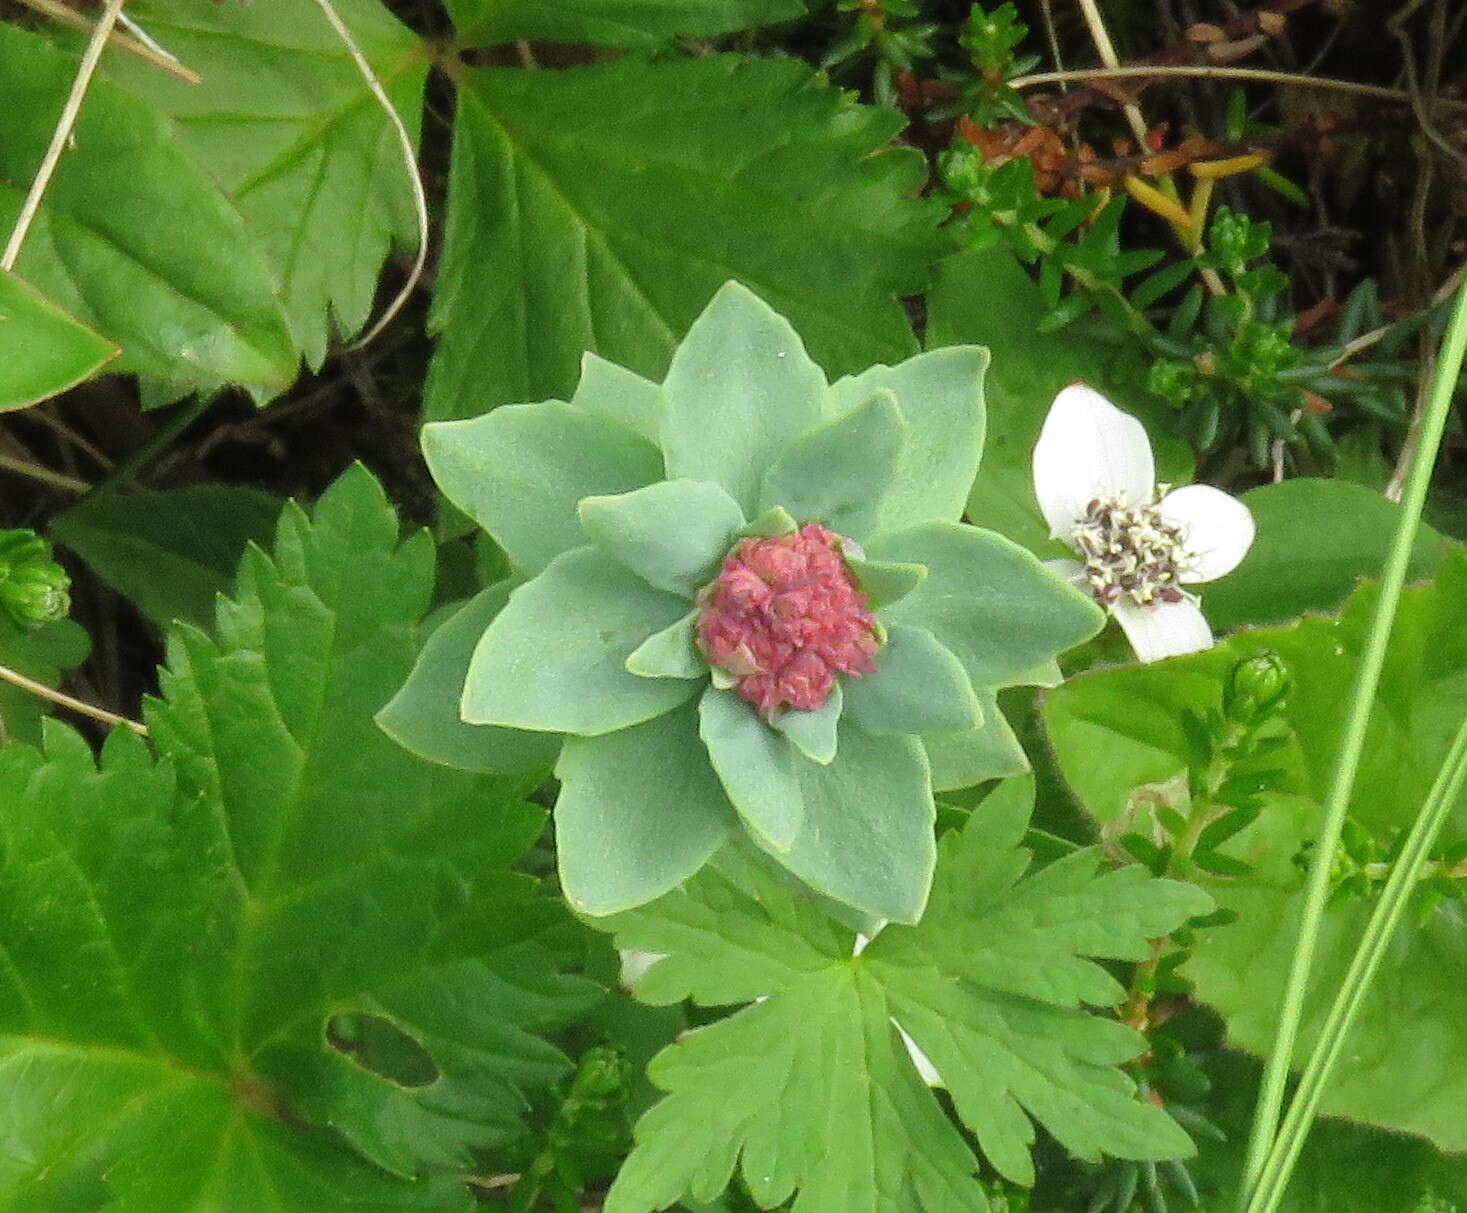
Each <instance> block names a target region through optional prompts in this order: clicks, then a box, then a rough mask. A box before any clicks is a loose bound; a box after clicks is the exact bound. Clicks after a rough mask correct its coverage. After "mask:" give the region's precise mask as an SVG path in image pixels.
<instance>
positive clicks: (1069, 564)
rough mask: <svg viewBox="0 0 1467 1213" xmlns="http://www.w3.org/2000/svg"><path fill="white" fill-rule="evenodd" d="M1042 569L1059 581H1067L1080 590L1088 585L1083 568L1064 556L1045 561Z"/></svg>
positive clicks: (1078, 563)
mask: <svg viewBox="0 0 1467 1213" xmlns="http://www.w3.org/2000/svg"><path fill="white" fill-rule="evenodd" d="M1044 567H1045V568H1047V569H1048V570H1049V571H1050V572H1051V573H1053V574H1054V575H1055V576H1056V577H1058V578H1059V579H1060V580H1061V581H1068V582H1069V583H1070V584H1071V585H1077V586H1079V587H1080V588H1081V589H1084V588H1085V587H1086V586H1088V585H1089V584H1090V583H1089V581H1088V580H1087V579H1086V577H1085V566H1084V565H1083V564H1081V563H1080V562H1079V561H1078V560H1070V559H1068V558H1066V557H1064V556H1059V557H1056V558H1055V559H1054V560H1046V561H1045V562H1044Z"/></svg>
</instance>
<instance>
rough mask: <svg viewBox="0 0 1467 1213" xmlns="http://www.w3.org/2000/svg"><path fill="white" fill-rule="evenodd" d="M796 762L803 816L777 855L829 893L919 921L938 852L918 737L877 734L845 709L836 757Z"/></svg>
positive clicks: (880, 913)
mask: <svg viewBox="0 0 1467 1213" xmlns="http://www.w3.org/2000/svg"><path fill="white" fill-rule="evenodd" d="M797 769H798V771H799V775H800V797H801V801H802V803H803V805H804V809H805V817H804V824H803V825H802V826H801V828H800V832H799V834H798V835H796V837H795V839H794V842H793V843H791V845H790V847H789V849H788V850H787V851H784V852H781V853H779V854H777V855H776V856H775V858H777V859H778V861H779V862H780V863H781V864H783V865H784V866H785V867H787V868H788V869H789V870H790V871H791V872H793V873H794V874H795V875H796V876H798V877H799V878H800V879H801V880H803V881H804V882H805V883H806V884H808V885H809V886H810V887H811V888H813V889H815V890H816V891H817V892H819V893H823V894H824V895H825V896H827V897H830V898H833V899H834V900H836V901H839V902H841V903H843V904H845V905H848V906H851V907H853V908H854V909H857V910H860V911H862V912H863V913H867V914H872V915H875V916H876V917H878V918H885V919H888V920H890V921H892V922H916V921H917V919H918V918H920V917H921V916H922V907H923V905H924V904H925V903H926V901H927V889H928V886H929V885H930V884H931V881H932V865H933V862H934V859H935V854H936V852H935V849H934V842H933V835H932V823H933V817H934V814H935V809H934V806H933V802H932V791H931V788H930V786H929V784H928V776H927V760H926V757H925V756H924V755H923V753H922V747H921V745H920V743H919V742H918V741H917V740H916V739H915V738H913V737H902V736H885V737H877V736H874V735H872V734H870V733H867V732H866V731H865V730H864V729H862V728H861V727H860V726H859V725H857V724H856V723H855V722H854V721H852V720H851V719H850V717H849V716H846V717H844V718H843V719H842V720H841V722H840V726H839V730H838V742H837V748H836V755H835V759H834V761H832V762H831V763H830V765H829V766H817V765H816V764H815V763H813V762H801V763H800V764H799V766H798V768H797Z"/></svg>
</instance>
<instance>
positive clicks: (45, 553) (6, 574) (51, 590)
mask: <svg viewBox="0 0 1467 1213" xmlns="http://www.w3.org/2000/svg"><path fill="white" fill-rule="evenodd" d="M70 589H71V578H69V577H68V576H67V575H66V571H65V570H64V569H63V568H62V567H61V566H60V565H59V564H57V563H56V562H55V561H54V560H52V559H51V548H50V545H48V544H47V543H46V541H45V540H44V539H42V538H41V537H40V536H38V535H37V534H36V533H35V532H34V531H30V530H13V531H4V532H0V612H3V613H4V614H5V615H6V617H7V618H9V619H10V621H11V622H12V623H14V624H15V626H16V627H18V628H20V629H22V630H23V631H29V630H30V629H32V628H36V627H39V626H40V625H41V624H43V623H50V622H52V621H53V620H56V619H64V618H65V617H66V614H67V612H68V611H70V610H71V594H70Z"/></svg>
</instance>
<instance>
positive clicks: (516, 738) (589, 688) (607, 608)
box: [405, 283, 1103, 922]
mask: <svg viewBox="0 0 1467 1213" xmlns="http://www.w3.org/2000/svg"><path fill="white" fill-rule="evenodd" d="M987 360H988V355H987V352H986V351H985V350H982V349H979V348H976V347H956V348H951V349H944V350H937V351H933V352H930V353H927V354H922V355H919V356H918V357H915V358H912V359H910V360H909V361H907V362H905V363H902V364H901V365H900V366H895V367H888V366H878V367H873V368H872V369H871V370H869V371H866V372H865V373H863V374H861V375H857V376H853V377H849V378H845V379H841V380H839V381H837V382H836V383H834V384H827V382H826V379H825V376H824V375H823V374H822V373H821V371H820V368H819V367H818V366H816V365H815V363H814V362H812V361H811V360H810V358H809V357H808V356H807V355H806V353H805V350H804V347H803V345H802V344H801V342H800V339H799V337H798V336H797V335H796V333H795V332H794V330H793V329H792V328H791V327H790V326H789V324H788V323H787V322H786V321H785V320H784V319H783V318H782V317H781V316H779V315H778V314H777V313H775V312H774V311H772V310H771V309H770V308H769V307H768V306H767V305H766V304H765V303H763V302H762V301H760V300H759V299H758V298H757V297H755V296H754V295H753V294H751V293H750V292H749V291H748V290H746V289H744V288H743V287H741V286H738V285H737V284H733V283H730V284H729V285H727V286H725V287H724V288H723V289H722V290H721V291H720V292H719V293H718V294H717V296H715V298H714V299H713V301H712V302H711V303H710V304H709V306H708V308H707V309H706V310H705V311H704V312H703V314H702V315H701V316H700V317H699V318H698V320H696V321H695V322H694V324H693V326H692V328H691V330H690V331H689V333H688V336H687V338H686V340H685V341H684V342H683V343H682V345H681V346H679V348H678V349H677V351H676V353H675V355H674V356H673V359H672V365H671V368H670V370H669V372H668V375H667V378H666V380H665V381H664V382H663V383H662V384H661V385H660V386H659V385H657V384H654V383H651V382H648V381H646V380H644V379H641V378H639V377H638V376H636V375H633V374H631V373H630V372H628V371H626V370H623V369H621V368H619V367H616V366H613V365H611V364H609V363H606V362H603V361H601V360H599V359H597V358H594V357H589V356H588V358H587V359H586V361H585V363H584V369H583V374H582V379H581V383H580V386H579V388H578V389H577V391H576V393H575V396H574V398H573V399H572V400H571V401H570V402H569V403H565V402H561V401H546V402H543V403H540V404H527V405H513V406H508V407H503V408H499V409H496V410H494V411H493V412H490V413H488V414H487V415H485V416H483V417H479V418H475V419H472V420H468V421H455V422H445V423H440V424H435V425H430V426H428V427H427V428H426V430H425V432H424V440H423V441H424V449H425V451H426V453H427V457H428V462H429V466H430V467H431V469H432V471H433V475H434V477H435V478H436V479H437V481H438V483H439V485H440V486H441V487H442V489H443V491H444V493H445V494H447V496H448V498H449V499H450V500H451V501H453V502H454V503H455V504H456V505H457V506H459V507H460V508H461V509H463V510H464V511H465V512H466V513H467V514H468V515H470V516H471V517H472V518H474V519H475V520H476V521H477V522H478V523H479V524H480V525H482V526H483V527H484V528H485V529H486V530H487V531H488V532H489V534H490V535H491V536H493V538H494V540H495V541H496V542H497V543H498V544H499V545H500V546H501V547H502V548H503V549H504V551H505V553H506V554H507V556H508V558H509V560H510V562H511V565H512V567H513V569H514V573H515V576H516V578H517V579H519V584H518V585H517V586H516V588H514V589H513V592H511V593H509V594H508V595H507V599H506V598H505V596H504V592H503V590H491V591H486V594H490V595H495V594H497V595H498V597H497V598H492V599H486V600H485V601H486V602H489V603H490V605H489V606H488V607H485V606H484V604H483V603H480V604H479V605H478V606H476V607H475V608H474V611H475V613H474V614H473V615H471V616H466V618H468V620H469V622H468V623H467V624H466V625H465V627H464V628H459V627H458V626H457V625H458V619H457V617H456V618H455V619H454V620H452V621H450V624H449V625H447V627H446V628H445V629H444V630H445V631H446V630H448V629H449V628H452V630H453V632H454V633H455V634H456V635H457V634H460V633H462V632H464V631H466V630H467V629H470V628H472V629H473V630H474V631H476V632H482V634H481V635H476V636H472V637H469V638H468V639H469V641H470V643H464V639H465V638H464V636H462V635H459V643H460V645H461V648H460V652H461V654H462V656H461V657H460V659H459V662H460V664H459V668H458V670H457V674H456V676H455V678H454V680H453V681H454V682H455V683H456V685H457V686H461V687H462V698H461V702H460V704H459V711H460V714H461V718H462V721H464V722H467V723H468V724H470V725H475V726H481V727H483V728H484V730H485V736H486V737H492V738H493V739H494V742H495V744H496V746H498V747H499V751H498V752H500V753H502V754H504V755H506V756H507V757H508V758H511V759H512V758H513V757H515V754H516V747H517V746H518V745H519V744H520V743H521V742H523V744H524V745H525V746H528V747H531V748H534V747H539V749H540V752H542V753H543V749H544V746H545V741H546V737H547V735H549V736H550V738H551V739H552V740H557V739H563V744H561V746H560V750H559V757H558V761H557V762H556V766H555V773H556V775H557V776H558V777H559V779H560V784H561V786H560V793H559V798H558V801H557V803H556V808H555V821H556V843H557V852H558V855H559V863H560V874H561V879H562V883H563V886H564V889H565V892H566V894H567V896H568V897H569V898H570V900H571V902H572V904H573V905H575V906H576V907H577V908H578V909H579V910H581V911H583V912H586V913H590V914H595V915H604V914H610V913H614V912H617V911H621V910H625V909H627V908H629V907H633V906H636V905H640V904H642V903H644V902H646V901H649V900H651V899H652V898H654V897H657V896H659V895H660V894H662V893H665V892H667V891H668V890H669V889H672V888H673V887H675V886H676V885H678V884H680V883H681V882H682V881H683V880H685V879H686V878H687V877H689V876H691V875H692V874H693V873H694V872H696V871H697V870H698V869H699V868H701V867H702V866H703V864H704V863H705V862H706V861H707V860H708V859H709V857H710V856H712V855H713V853H714V852H715V851H717V850H718V849H719V848H720V847H721V846H723V845H724V844H725V843H726V842H728V841H729V840H730V839H731V838H733V837H736V836H738V835H739V834H744V835H746V836H747V837H748V838H749V839H751V840H752V841H753V843H754V844H756V845H757V846H758V847H759V848H760V849H761V850H763V851H764V852H766V853H767V854H768V855H770V856H772V857H773V858H774V859H775V860H776V861H777V862H778V863H779V864H780V865H782V866H783V867H784V868H785V869H787V870H788V871H789V872H791V873H793V874H794V875H795V876H796V877H798V878H799V879H800V880H801V881H803V882H804V883H805V884H806V885H808V886H809V887H810V888H812V889H814V890H816V891H817V892H819V893H821V894H823V895H825V896H826V897H829V898H831V899H833V900H834V901H835V902H837V903H841V904H843V905H845V906H847V907H850V908H852V909H854V910H855V911H857V912H858V913H859V914H861V915H868V916H876V917H880V918H886V919H891V920H895V921H900V922H915V921H916V920H917V918H918V917H919V916H920V915H921V912H922V908H923V905H924V904H925V902H926V899H927V892H928V888H929V885H930V883H931V877H932V868H933V863H934V857H935V850H934V835H933V828H932V827H933V816H934V805H933V786H934V784H935V785H936V786H937V787H938V788H939V789H941V788H943V787H953V786H962V785H966V784H971V783H974V782H977V781H978V780H980V779H986V778H991V777H994V776H997V775H1003V774H1009V773H1012V771H1013V769H1014V766H1013V757H1012V755H1013V753H1014V751H1015V749H1016V747H1014V746H1013V744H1012V740H1013V739H1012V736H1011V734H1009V732H1008V730H1007V726H1006V725H1005V724H1004V723H1003V720H1002V717H1001V716H1000V714H999V713H998V710H997V707H996V704H995V702H994V692H995V689H996V688H999V687H1004V686H1010V685H1015V684H1021V683H1052V682H1055V681H1058V668H1057V666H1056V665H1055V657H1056V655H1057V654H1058V653H1059V652H1061V651H1063V650H1064V649H1067V648H1069V647H1071V646H1073V645H1075V644H1078V643H1080V642H1081V641H1083V640H1085V639H1086V638H1088V637H1089V636H1091V635H1093V634H1094V633H1095V632H1096V631H1097V630H1098V628H1099V627H1100V626H1101V624H1102V622H1103V617H1102V614H1101V612H1100V610H1099V609H1098V608H1097V607H1096V606H1095V604H1094V603H1093V602H1092V601H1090V599H1089V598H1088V597H1087V596H1086V595H1084V594H1082V593H1080V592H1079V591H1078V590H1076V589H1074V588H1073V587H1071V586H1069V585H1066V584H1064V583H1063V582H1062V581H1061V580H1060V579H1059V578H1057V577H1055V576H1054V575H1052V574H1051V573H1049V572H1048V571H1047V570H1045V569H1044V568H1043V567H1042V566H1041V565H1040V564H1039V562H1038V561H1037V560H1036V559H1034V558H1033V557H1032V556H1030V555H1029V554H1028V553H1027V552H1025V551H1024V550H1023V549H1021V548H1019V547H1018V546H1017V545H1015V544H1013V543H1011V542H1009V541H1008V540H1007V539H1004V538H1001V537H1000V536H998V535H995V534H992V533H990V532H988V531H983V530H979V529H977V528H975V527H971V526H966V525H964V524H962V523H961V522H959V521H958V519H959V516H960V514H961V512H962V508H963V503H964V500H965V498H966V495H967V492H968V488H969V486H970V485H971V484H972V481H973V476H974V474H975V472H976V470H977V465H978V459H979V454H980V451H981V448H982V441H983V401H982V378H983V372H984V369H985V367H986V365H987ZM477 602H479V600H476V603H477ZM500 603H502V609H497V613H495V611H496V608H497V607H498V605H499V604H500ZM471 605H473V604H471ZM467 610H468V608H466V611H467ZM475 619H483V621H484V622H485V623H487V627H484V626H483V624H482V623H478V624H476V623H474V622H473V620H475ZM423 662H424V663H427V664H434V663H435V662H436V663H438V664H440V665H441V654H435V653H434V651H433V648H432V646H431V645H430V649H429V651H428V652H426V653H425V654H424V658H423ZM440 673H441V671H440ZM415 677H416V674H415ZM410 690H411V684H410V687H409V688H408V690H405V694H407V693H408V691H410ZM420 748H423V747H420Z"/></svg>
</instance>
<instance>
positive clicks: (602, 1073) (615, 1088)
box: [572, 1047, 627, 1102]
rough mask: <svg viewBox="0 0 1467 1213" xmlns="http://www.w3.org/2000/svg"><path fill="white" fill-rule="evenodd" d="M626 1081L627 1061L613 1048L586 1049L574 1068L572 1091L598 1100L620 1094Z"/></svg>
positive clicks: (587, 1098) (588, 1098) (584, 1097)
mask: <svg viewBox="0 0 1467 1213" xmlns="http://www.w3.org/2000/svg"><path fill="white" fill-rule="evenodd" d="M626 1081H627V1062H626V1059H625V1058H624V1057H622V1056H621V1054H620V1053H618V1052H617V1051H616V1050H615V1049H608V1048H604V1047H597V1048H594V1049H588V1050H587V1051H586V1053H585V1055H584V1056H582V1058H581V1064H580V1067H579V1068H578V1069H577V1070H576V1077H575V1082H574V1083H573V1084H572V1087H573V1091H574V1093H575V1094H576V1095H577V1096H579V1097H580V1098H581V1099H584V1100H591V1101H595V1102H600V1101H603V1100H607V1099H611V1098H613V1097H615V1096H617V1095H620V1094H621V1092H622V1090H623V1088H624V1087H625V1086H626Z"/></svg>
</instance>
